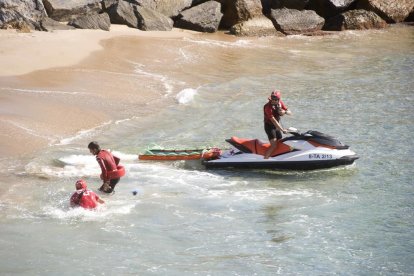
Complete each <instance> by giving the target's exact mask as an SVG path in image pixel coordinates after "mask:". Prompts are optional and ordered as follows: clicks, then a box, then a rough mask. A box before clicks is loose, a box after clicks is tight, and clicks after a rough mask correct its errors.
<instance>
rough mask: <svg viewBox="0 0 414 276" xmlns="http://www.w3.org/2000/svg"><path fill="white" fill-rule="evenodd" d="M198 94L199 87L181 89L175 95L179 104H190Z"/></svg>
mask: <svg viewBox="0 0 414 276" xmlns="http://www.w3.org/2000/svg"><path fill="white" fill-rule="evenodd" d="M196 94H197V89H193V88H186V89H183V90H181V91H180V93H178V94H177V96H176V97H175V98H176V99H177V101H178V103H179V104H189V103H190V102H192V101H193V100H194V96H195V95H196Z"/></svg>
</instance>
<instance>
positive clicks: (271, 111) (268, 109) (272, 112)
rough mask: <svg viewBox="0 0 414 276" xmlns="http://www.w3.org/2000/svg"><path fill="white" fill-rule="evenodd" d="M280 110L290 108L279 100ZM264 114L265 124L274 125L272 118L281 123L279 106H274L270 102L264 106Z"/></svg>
mask: <svg viewBox="0 0 414 276" xmlns="http://www.w3.org/2000/svg"><path fill="white" fill-rule="evenodd" d="M279 104H280V109H283V110H287V109H288V108H287V107H286V105H285V104H284V103H283V102H282V100H279ZM263 112H264V122H265V123H266V124H269V125H273V123H272V121H271V120H270V119H271V118H272V117H275V119H276V121H278V122H279V121H280V115H279V110H278V108H277V106H275V105H272V103H271V102H270V101H269V102H268V103H267V104H265V105H264V106H263Z"/></svg>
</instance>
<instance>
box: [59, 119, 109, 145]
mask: <svg viewBox="0 0 414 276" xmlns="http://www.w3.org/2000/svg"><path fill="white" fill-rule="evenodd" d="M111 123H112V121H108V122H104V123H103V124H101V125H99V126H97V127H94V128H91V129H86V130H81V131H78V133H77V134H76V135H75V136H72V137H68V138H64V139H61V140H60V141H59V142H58V143H57V144H56V145H57V146H59V145H68V144H70V143H72V142H73V141H76V140H79V139H82V138H85V137H90V136H93V134H94V133H95V131H97V130H100V129H102V128H104V127H105V126H107V125H109V124H111Z"/></svg>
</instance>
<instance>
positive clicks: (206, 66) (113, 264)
mask: <svg viewBox="0 0 414 276" xmlns="http://www.w3.org/2000/svg"><path fill="white" fill-rule="evenodd" d="M105 47H111V48H112V49H114V48H115V49H119V55H118V56H115V57H108V58H107V59H104V60H103V61H102V63H101V64H99V66H96V67H94V66H83V65H80V66H77V67H74V68H57V69H53V70H51V72H50V74H56V75H64V74H69V75H70V76H71V78H70V80H69V81H65V82H64V84H58V85H54V87H52V88H51V89H50V90H48V91H52V92H53V91H82V92H87V91H88V90H97V89H100V88H103V89H106V90H113V93H114V96H113V97H116V95H117V93H119V94H120V95H127V97H130V102H133V101H134V97H139V95H140V94H139V93H140V92H141V91H157V92H156V93H159V97H158V99H157V100H155V101H153V102H150V103H148V104H146V105H140V106H136V108H133V105H132V104H131V103H130V102H129V100H128V99H126V100H125V101H120V102H117V101H109V100H111V99H112V98H111V97H112V96H110V97H109V100H108V97H107V98H105V99H102V100H99V99H98V100H99V101H98V100H97V102H96V103H94V104H102V105H103V106H104V105H108V102H107V101H109V102H111V105H110V107H111V108H113V109H114V110H117V112H118V115H117V116H114V118H113V119H111V120H109V121H108V122H106V123H104V124H102V125H98V126H96V127H95V128H93V129H85V130H83V131H81V132H79V133H77V134H76V135H73V136H70V137H51V138H50V141H51V143H50V146H49V147H48V148H47V149H45V150H43V151H42V152H40V153H37V154H36V155H30V156H22V157H21V158H19V159H16V160H14V159H13V160H11V159H7V160H5V159H2V162H1V166H2V171H3V172H5V173H4V174H3V180H2V182H3V183H2V186H3V187H5V186H6V185H7V189H5V188H3V189H4V194H3V195H2V197H1V200H0V210H1V214H0V223H1V227H0V237H1V238H0V256H1V258H0V274H2V275H10V274H24V275H56V274H60V275H73V274H76V273H78V274H82V275H127V274H133V275H275V274H280V275H327V274H339V275H413V271H414V242H413V238H412V237H413V234H414V225H413V222H414V219H413V213H414V204H413V195H414V188H413V173H412V171H413V167H414V166H413V165H414V158H413V155H414V148H413V145H412V142H411V139H412V137H413V135H412V133H413V132H414V123H413V122H414V113H413V112H412V108H413V103H414V99H413V91H414V79H413V76H414V74H413V73H414V72H413V68H414V29H413V28H412V27H406V26H394V27H392V28H389V29H387V30H380V31H369V32H343V33H340V34H338V35H333V36H325V37H300V36H294V37H288V38H259V39H243V38H226V37H225V36H224V38H223V36H219V35H202V36H199V37H195V38H184V39H159V40H152V41H151V42H149V43H143V42H142V40H141V39H139V38H135V39H134V38H117V39H113V40H110V41H107V42H106V44H105ZM152 48H153V49H154V53H155V52H156V53H157V55H154V56H146V57H142V56H139V55H138V54H134V53H136V51H140V50H146V51H147V50H148V49H152ZM101 54H102V55H104V52H103V53H101ZM23 83H24V81H22V83H19V81H18V80H17V81H16V80H13V84H10V83H8V84H7V87H13V88H14V89H20V88H22V86H24V85H23ZM19 85H20V86H19ZM273 88H278V89H280V90H281V91H282V97H283V99H284V101H285V103H286V104H287V105H288V106H289V108H290V109H291V110H292V111H293V113H294V114H293V116H290V117H288V118H283V121H282V123H283V124H284V126H285V127H289V126H293V127H296V128H298V129H300V130H302V131H306V130H309V129H312V130H318V131H321V132H324V133H327V134H331V135H334V136H336V137H338V138H339V139H340V140H341V141H343V142H345V143H346V144H348V145H350V146H351V149H353V150H354V151H355V152H356V153H357V154H358V155H359V156H360V159H359V160H357V162H356V163H355V164H354V165H352V166H349V167H345V168H335V169H329V170H319V171H311V172H302V171H298V172H286V171H269V170H265V171H262V170H253V171H244V170H205V169H204V168H203V167H202V166H201V165H200V164H199V162H197V161H191V162H182V161H177V162H148V161H147V162H144V161H139V160H138V159H137V156H138V154H139V153H140V152H143V151H145V149H146V148H147V146H148V145H151V144H157V145H160V146H163V147H174V148H199V147H203V146H218V147H221V148H226V147H228V145H226V143H225V141H224V140H225V139H227V138H229V137H231V136H239V137H246V138H247V137H257V138H260V139H263V140H265V138H266V136H265V133H264V131H263V123H262V120H263V118H262V116H263V115H262V107H263V105H264V104H265V103H266V99H267V97H268V94H269V93H270V92H271V90H272V89H273ZM8 89H9V90H7V91H6V92H5V93H14V92H16V90H12V89H10V88H8ZM25 89H26V87H25ZM29 89H32V90H34V91H38V90H41V88H40V87H32V88H29ZM43 89H44V88H43ZM135 90H136V92H134V91H135ZM4 91H5V90H2V93H3V92H4ZM125 91H127V92H125ZM131 91H132V92H131ZM16 93H18V92H16ZM123 93H125V94H123ZM65 97H67V100H68V101H75V97H82V95H79V94H76V95H72V94H65ZM72 97H73V98H72ZM85 99H86V98H85ZM90 100H91V101H93V100H92V99H90ZM33 129H34V130H35V127H34V128H33ZM91 140H98V141H99V142H100V144H102V145H103V147H104V148H110V149H112V150H114V152H115V153H116V155H118V156H119V157H121V159H122V164H123V165H125V167H126V169H127V176H126V177H124V178H123V179H122V180H121V182H120V183H119V184H118V186H117V187H116V193H115V194H114V195H112V196H106V195H103V198H104V199H105V200H106V204H105V205H104V206H101V207H100V208H99V209H98V210H97V211H94V212H91V211H85V210H80V209H70V208H69V206H68V199H69V197H70V195H71V193H72V192H73V189H74V182H75V181H76V179H78V178H79V177H83V178H85V179H86V180H87V181H88V183H89V186H90V188H92V189H94V190H96V189H97V188H98V187H99V185H100V184H99V182H100V181H99V168H98V165H97V164H96V161H95V160H94V157H93V156H91V155H89V152H88V151H87V148H86V145H87V144H88V142H89V141H91ZM134 190H136V191H138V194H137V195H136V196H133V195H132V191H134Z"/></svg>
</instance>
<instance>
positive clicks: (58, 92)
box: [0, 87, 89, 95]
mask: <svg viewBox="0 0 414 276" xmlns="http://www.w3.org/2000/svg"><path fill="white" fill-rule="evenodd" d="M0 90H9V91H10V90H11V91H16V92H22V93H37V94H68V95H79V94H89V93H87V92H80V91H59V90H36V89H22V88H10V87H0Z"/></svg>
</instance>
